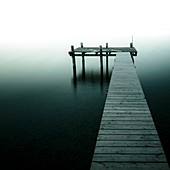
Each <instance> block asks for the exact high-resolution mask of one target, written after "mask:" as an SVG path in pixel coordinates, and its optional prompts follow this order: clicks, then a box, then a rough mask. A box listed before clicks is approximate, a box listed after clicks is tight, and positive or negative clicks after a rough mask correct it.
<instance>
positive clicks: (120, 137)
mask: <svg viewBox="0 0 170 170" xmlns="http://www.w3.org/2000/svg"><path fill="white" fill-rule="evenodd" d="M97 140H99V141H100V140H105V141H109V140H110V141H113V140H114V141H120V140H122V141H123V140H124V141H132V140H133V141H134V140H135V141H138V140H139V141H143V140H145V141H146V140H149V141H156V140H159V137H158V135H142V134H141V135H101V134H99V135H98V137H97Z"/></svg>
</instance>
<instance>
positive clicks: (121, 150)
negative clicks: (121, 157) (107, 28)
mask: <svg viewBox="0 0 170 170" xmlns="http://www.w3.org/2000/svg"><path fill="white" fill-rule="evenodd" d="M95 153H96V154H97V153H106V154H107V153H113V154H132V155H133V154H141V155H149V154H150V155H153V154H155V155H156V154H158V155H163V154H164V152H163V149H162V148H161V147H123V146H122V147H106V146H104V147H98V146H97V147H96V148H95Z"/></svg>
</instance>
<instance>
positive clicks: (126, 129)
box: [91, 51, 169, 170]
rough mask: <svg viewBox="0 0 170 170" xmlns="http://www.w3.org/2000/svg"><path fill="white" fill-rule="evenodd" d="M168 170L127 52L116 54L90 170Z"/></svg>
mask: <svg viewBox="0 0 170 170" xmlns="http://www.w3.org/2000/svg"><path fill="white" fill-rule="evenodd" d="M100 169H101V170H103V169H113V170H127V169H129V170H136V169H139V170H142V169H145V170H146V169H148V170H150V169H153V170H158V169H159V170H168V169H169V167H168V163H167V160H166V157H165V154H164V151H163V148H162V145H161V143H160V140H159V136H158V133H157V131H156V129H155V125H154V122H153V119H152V116H151V113H150V110H149V107H148V105H147V101H146V99H145V96H144V93H143V90H142V88H141V85H140V81H139V79H138V76H137V73H136V69H135V67H134V64H133V61H132V58H131V55H130V52H126V51H124V52H121V53H119V52H118V53H117V55H116V61H115V65H114V69H113V72H112V76H111V80H110V85H109V89H108V94H107V98H106V102H105V107H104V111H103V115H102V119H101V124H100V128H99V132H98V137H97V142H96V146H95V151H94V155H93V160H92V164H91V170H100Z"/></svg>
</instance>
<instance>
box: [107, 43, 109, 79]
mask: <svg viewBox="0 0 170 170" xmlns="http://www.w3.org/2000/svg"><path fill="white" fill-rule="evenodd" d="M107 48H108V43H106V50H107ZM108 68H109V66H108V52H106V78H107V79H108Z"/></svg>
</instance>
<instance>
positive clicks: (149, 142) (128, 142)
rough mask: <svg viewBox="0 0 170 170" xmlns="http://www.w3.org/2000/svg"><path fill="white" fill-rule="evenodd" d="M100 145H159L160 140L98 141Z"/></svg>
mask: <svg viewBox="0 0 170 170" xmlns="http://www.w3.org/2000/svg"><path fill="white" fill-rule="evenodd" d="M96 146H100V147H102V146H103V147H108V146H109V147H122V146H123V147H161V143H160V141H121V140H120V141H98V142H97V143H96Z"/></svg>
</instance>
